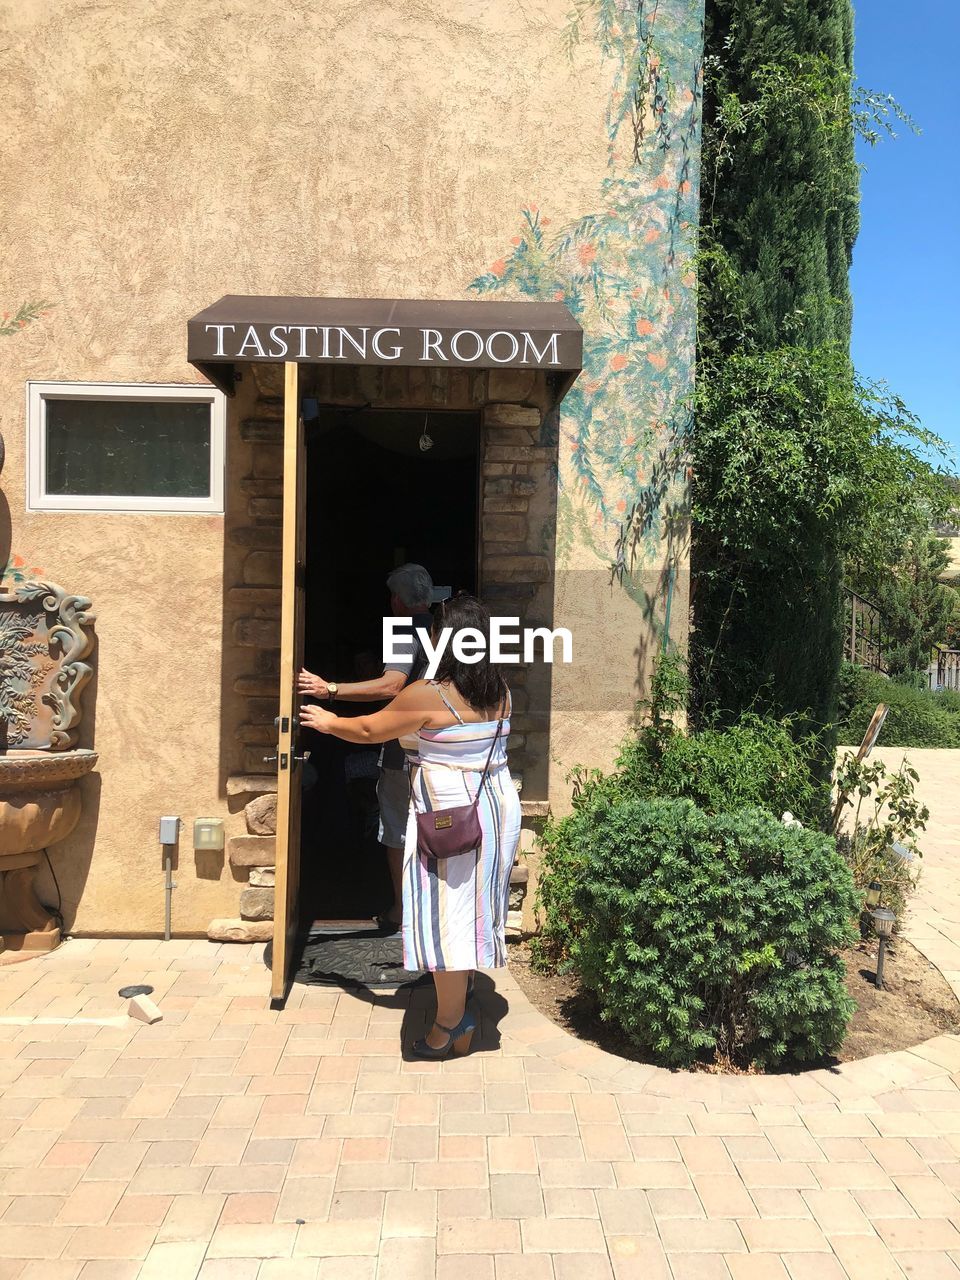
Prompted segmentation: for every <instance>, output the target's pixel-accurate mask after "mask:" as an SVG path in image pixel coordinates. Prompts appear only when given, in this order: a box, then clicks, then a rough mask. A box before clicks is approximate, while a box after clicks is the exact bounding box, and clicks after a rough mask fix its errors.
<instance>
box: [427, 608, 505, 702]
mask: <svg viewBox="0 0 960 1280" xmlns="http://www.w3.org/2000/svg"><path fill="white" fill-rule="evenodd" d="M444 627H450V628H452V630H453V632H454V635H456V633H457V632H458V631H462V630H464V629H465V628H471V629H473V630H474V631H479V632H480V634H481V635H482V636H483V638H484V641H485V645H484V652H483V655H482V657H481V658H480V660H479V662H461V661H460V660H459V659H458V658H457V656H456V654H455V653H454V652H453V636H451V637H450V643H449V644H448V645H447V647H446V649H444V651H443V657H442V658H441V659H440V661H439V663H438V664H437V674H436V676H435V677H434V678H435V679H436V680H449V681H450V682H451V684H452V685H453V686H454V688H455V689H456V691H457V693H459V695H460V697H461V698H463V700H464V702H466V703H469V705H470V706H471V707H473V709H474V710H475V711H482V710H483V709H484V708H485V707H496V706H499V704H500V702H501V700H502V699H503V698H504V697H505V696H506V692H507V683H506V681H505V680H504V678H503V676H502V675H501V674H500V670H499V668H498V667H495V666H494V665H493V663H492V662H491V661H490V610H489V609H488V608H487V606H486V605H485V604H482V603H481V602H480V601H479V600H478V599H477V598H476V596H469V595H467V594H466V593H465V592H461V593H460V594H459V595H456V596H454V597H453V599H452V600H447V601H446V602H445V604H443V605H441V606H440V608H439V609H438V610H437V617H436V619H435V621H434V624H433V636H434V639H436V637H437V636H438V635H439V634H440V631H441V630H442V629H443V628H444Z"/></svg>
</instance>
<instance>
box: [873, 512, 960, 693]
mask: <svg viewBox="0 0 960 1280" xmlns="http://www.w3.org/2000/svg"><path fill="white" fill-rule="evenodd" d="M949 564H950V552H949V545H948V543H947V542H946V541H945V540H944V539H943V538H937V537H934V536H933V535H931V534H930V533H928V532H927V531H926V529H923V530H920V531H917V532H916V533H915V534H914V535H913V536H912V537H909V538H908V539H907V540H906V542H905V543H904V545H903V546H902V547H901V548H900V549H899V553H898V555H897V557H896V559H895V560H893V562H892V563H885V564H884V563H881V564H880V565H876V564H873V565H861V566H859V571H856V570H855V571H854V575H852V580H853V585H854V586H855V587H856V589H857V590H858V591H860V592H861V593H862V594H863V595H866V596H868V597H869V598H870V599H871V600H873V602H874V603H875V604H876V605H878V607H879V608H880V611H881V613H882V614H883V617H884V628H885V634H886V644H885V646H884V653H885V657H886V660H887V668H888V670H889V672H890V673H891V675H897V674H899V673H901V672H907V671H922V670H924V669H925V668H926V666H927V663H928V662H929V661H930V651H931V649H932V647H933V646H934V645H935V644H943V643H946V642H947V640H948V639H949V636H950V634H951V630H952V627H953V626H955V625H956V622H957V620H958V618H957V615H958V612H960V596H958V593H957V592H956V590H954V588H953V587H952V586H949V585H947V584H945V583H944V582H942V581H941V579H942V577H943V574H944V571H945V570H946V569H947V567H948V566H949Z"/></svg>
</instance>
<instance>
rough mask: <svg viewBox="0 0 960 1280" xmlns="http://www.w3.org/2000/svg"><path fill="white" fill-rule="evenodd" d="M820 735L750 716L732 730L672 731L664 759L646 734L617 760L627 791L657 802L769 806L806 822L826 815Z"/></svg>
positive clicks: (712, 808)
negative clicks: (798, 733) (795, 733)
mask: <svg viewBox="0 0 960 1280" xmlns="http://www.w3.org/2000/svg"><path fill="white" fill-rule="evenodd" d="M816 755H817V739H816V738H815V737H813V736H809V737H806V738H801V739H800V740H799V741H798V740H795V739H794V738H793V737H792V735H791V732H790V722H789V721H783V720H765V719H763V718H762V717H760V716H757V715H753V714H751V713H746V714H744V715H742V716H741V717H740V720H739V721H738V723H737V724H734V725H731V726H730V727H729V728H723V729H719V728H713V729H701V730H700V732H699V733H695V734H691V735H689V736H688V735H686V734H682V733H676V734H674V735H673V736H672V737H671V738H670V739H669V741H668V742H666V744H665V745H664V749H663V751H662V754H661V755H660V756H659V758H653V757H651V755H650V753H649V752H648V751H647V750H646V746H645V742H644V739H643V735H642V733H641V734H640V735H638V736H637V737H636V738H633V739H629V740H628V741H627V742H626V743H624V745H623V747H622V748H621V752H620V756H619V758H618V760H617V767H618V771H619V777H620V780H621V782H622V787H623V793H625V794H628V795H633V796H637V797H640V798H648V799H652V798H653V797H654V796H664V797H667V798H670V799H677V800H692V801H693V802H694V804H695V805H697V807H698V808H700V809H704V810H706V811H707V812H708V813H720V812H724V811H727V812H728V811H730V810H733V809H748V808H757V809H767V810H769V811H770V812H771V813H772V814H773V815H774V816H775V817H777V818H779V817H781V815H782V814H783V813H784V812H785V811H789V812H790V813H792V814H794V816H795V817H797V818H799V819H800V820H801V821H803V822H813V823H816V822H817V821H818V820H819V819H820V817H821V816H822V813H823V809H824V804H825V801H826V797H827V792H826V791H825V790H824V789H823V788H822V787H821V786H820V785H819V783H818V782H817V780H816V777H815V773H814V770H815V765H816Z"/></svg>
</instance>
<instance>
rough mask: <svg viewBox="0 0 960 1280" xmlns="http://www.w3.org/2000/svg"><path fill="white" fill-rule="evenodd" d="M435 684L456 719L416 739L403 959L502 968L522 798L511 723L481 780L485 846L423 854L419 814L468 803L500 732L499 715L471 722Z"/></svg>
mask: <svg viewBox="0 0 960 1280" xmlns="http://www.w3.org/2000/svg"><path fill="white" fill-rule="evenodd" d="M435 687H436V689H437V692H438V693H439V694H440V697H441V698H443V701H444V702H445V703H446V705H447V707H449V709H450V711H451V713H452V714H453V715H454V716H456V718H457V721H458V723H457V724H454V725H450V726H448V727H447V728H444V729H421V731H420V734H419V738H418V743H417V749H416V754H417V759H416V762H415V763H414V764H413V766H412V777H411V782H412V786H411V796H410V814H411V816H410V820H409V821H408V823H407V836H406V845H405V849H404V859H403V964H404V968H406V969H427V970H431V971H432V970H436V969H440V970H453V971H456V970H463V969H495V968H501V967H502V966H504V965H505V964H506V963H507V949H506V941H505V937H504V933H505V929H506V923H507V908H508V904H509V897H510V872H511V870H512V868H513V861H514V858H515V857H516V852H517V844H518V843H519V840H520V797H519V796H518V795H517V789H516V787H515V786H514V784H513V780H512V779H511V777H510V770H509V769H508V768H507V748H506V738H507V735H508V734H509V732H510V721H509V718H507V719H505V720H504V722H503V729H502V730H501V733H500V739H499V741H498V742H497V744H496V746H495V747H494V751H493V756H492V757H491V760H490V768H489V770H488V772H487V776H486V779H485V781H484V783H483V791H482V794H481V796H480V803H479V806H478V814H479V818H480V826H481V829H482V831H483V842H482V844H481V846H480V848H479V849H478V850H473V851H472V852H469V853H461V854H457V855H455V856H454V857H452V858H431V857H428V856H426V855H424V854H421V853H418V851H417V824H416V821H415V820H414V818H413V814H414V813H427V812H430V811H432V810H435V809H452V808H454V807H456V806H457V805H463V804H470V803H471V801H472V800H473V798H474V797H475V796H476V794H477V788H478V787H479V786H480V776H481V774H482V772H483V766H484V763H485V761H486V759H487V755H488V753H489V751H490V744H491V743H492V742H493V739H494V736H495V734H496V731H497V722H496V720H483V721H479V722H477V723H473V724H470V723H465V722H464V721H463V720H462V719H461V718H460V715H459V713H458V712H457V710H456V709H455V708H454V707H452V706H451V705H450V703H449V702H448V701H447V699H446V697H444V694H443V690H442V689H440V687H439V686H435ZM508 715H509V707H508ZM406 745H407V743H406V742H404V746H406Z"/></svg>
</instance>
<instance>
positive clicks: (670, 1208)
mask: <svg viewBox="0 0 960 1280" xmlns="http://www.w3.org/2000/svg"><path fill="white" fill-rule="evenodd" d="M885 754H888V755H889V754H890V753H885ZM925 757H930V759H926V758H925ZM944 757H947V758H946V759H945V758H944ZM911 758H913V759H914V760H915V762H916V763H917V764H918V767H919V768H920V772H921V775H922V776H923V779H924V787H923V790H924V793H925V795H926V796H927V797H928V803H930V805H931V808H932V809H933V810H934V815H933V820H932V823H931V838H930V839H929V840H928V841H927V842H926V847H927V851H928V856H927V858H926V860H925V862H926V865H925V875H924V884H923V887H922V889H921V891H920V893H919V894H918V896H917V902H916V907H915V910H914V912H913V916H912V920H911V925H910V930H909V932H910V936H911V937H912V938H913V939H914V941H915V942H916V943H917V945H918V946H920V947H921V949H923V950H924V951H925V952H926V953H927V954H929V955H930V956H931V958H932V959H933V960H934V962H935V963H937V964H938V965H939V966H940V967H941V968H942V969H943V971H944V972H945V974H946V975H947V976H948V978H949V980H950V981H951V982H953V983H954V984H955V985H956V982H957V981H958V980H960V947H958V946H957V943H956V941H955V939H956V937H957V926H958V923H960V874H958V873H957V868H956V862H955V855H956V850H957V841H958V837H960V830H958V825H957V822H956V819H955V816H954V814H953V806H954V805H955V803H956V802H955V801H954V800H953V799H952V794H953V792H954V791H956V779H955V777H952V775H951V772H950V771H951V770H952V769H953V768H954V766H953V764H952V760H950V758H949V757H948V756H947V753H933V752H913V753H911ZM140 981H143V982H149V983H150V984H151V985H153V986H154V988H155V989H156V994H155V997H154V998H155V999H156V1000H157V1001H158V1003H159V1004H160V1005H161V1007H162V1009H163V1013H164V1019H163V1021H162V1022H160V1023H157V1024H155V1025H154V1026H152V1027H151V1026H146V1025H144V1024H142V1023H137V1022H128V1021H127V1020H126V1019H125V1018H124V1017H122V1016H121V1015H122V1014H123V1002H122V1001H120V1000H119V999H118V997H117V994H116V993H117V990H118V988H119V987H121V986H123V985H125V984H127V983H132V982H140ZM266 994H267V974H266V970H265V968H264V964H263V948H262V947H248V946H231V945H229V944H228V945H223V946H217V945H214V944H211V943H208V942H204V941H175V942H171V943H163V942H157V941H145V940H138V941H123V940H102V941H92V940H77V941H71V942H69V943H68V944H67V945H65V946H64V947H63V948H62V949H61V950H60V951H59V952H57V953H55V954H54V955H52V956H50V957H47V958H44V959H43V960H39V961H32V962H28V963H25V964H20V965H15V966H10V967H8V968H5V969H3V970H2V971H0V1004H2V1016H0V1280H13V1278H14V1277H16V1278H17V1280H34V1278H36V1277H43V1278H44V1280H75V1278H76V1277H81V1278H82V1280H134V1278H135V1277H140V1278H141V1280H144V1278H145V1280H153V1278H154V1277H161V1278H162V1280H194V1278H195V1277H201V1278H202V1280H247V1278H249V1280H407V1277H411V1278H413V1277H415V1278H416V1280H432V1278H435V1280H520V1278H521V1277H523V1280H633V1278H634V1277H638V1278H639V1277H642V1280H714V1278H717V1280H843V1278H844V1277H846V1278H847V1280H861V1278H863V1280H867V1278H869V1280H885V1278H886V1277H896V1278H897V1280H902V1278H903V1277H904V1276H908V1277H918V1278H920V1280H939V1278H940V1277H953V1278H954V1280H960V1088H958V1086H960V1037H957V1036H941V1037H938V1038H937V1039H935V1040H931V1041H928V1042H927V1043H926V1044H924V1045H919V1046H917V1047H916V1048H915V1049H913V1050H910V1051H906V1052H902V1053H895V1054H888V1055H884V1056H881V1057H875V1058H870V1059H866V1060H864V1061H863V1062H859V1063H853V1064H850V1065H849V1066H844V1067H841V1068H839V1069H837V1070H835V1071H814V1072H809V1073H805V1074H802V1075H783V1076H773V1077H769V1078H755V1077H718V1076H708V1075H690V1074H685V1073H670V1072H667V1071H662V1070H659V1069H657V1068H654V1067H647V1066H641V1065H638V1064H633V1063H629V1062H626V1061H624V1060H622V1059H620V1058H616V1057H613V1056H612V1055H609V1054H606V1053H604V1052H602V1051H601V1050H599V1049H596V1048H593V1047H591V1046H588V1045H584V1044H581V1043H579V1042H577V1041H575V1040H573V1039H572V1038H571V1037H570V1036H568V1035H567V1034H566V1033H565V1032H563V1031H562V1030H560V1029H559V1028H558V1027H556V1026H555V1025H554V1024H553V1023H551V1022H549V1021H548V1020H547V1019H546V1018H544V1017H543V1016H542V1015H541V1014H539V1013H538V1012H536V1011H535V1010H534V1009H532V1008H531V1007H530V1005H529V1004H528V1003H527V1001H526V1000H525V998H524V997H523V995H522V993H521V992H520V991H519V990H518V988H517V987H516V985H515V984H514V983H513V981H512V979H511V977H510V975H509V973H504V974H498V975H496V981H495V983H494V980H493V979H492V978H489V977H484V978H481V980H480V982H479V983H478V999H479V1002H480V1006H481V1009H482V1025H481V1040H480V1045H479V1049H478V1050H477V1051H476V1052H474V1053H473V1054H472V1055H471V1056H470V1057H468V1058H466V1059H464V1060H461V1061H453V1062H447V1063H442V1064H438V1063H419V1062H414V1061H405V1060H403V1058H402V1057H401V1054H400V1052H399V1045H400V1044H401V1043H403V1044H409V1042H410V1041H411V1040H412V1039H413V1038H415V1037H416V1036H418V1035H420V1034H422V1032H423V1028H424V1027H425V1025H426V1021H427V1018H428V1017H429V1016H430V1008H429V992H428V990H427V989H426V988H416V989H413V990H412V991H411V990H409V989H408V990H406V991H403V992H401V993H383V992H373V993H369V994H367V995H365V996H363V997H361V996H357V995H351V994H344V993H340V992H337V991H333V990H328V989H321V988H296V989H295V990H294V992H293V994H292V996H291V999H290V1000H289V1002H288V1005H287V1007H286V1009H284V1010H283V1011H279V1012H274V1011H271V1010H270V1009H269V1008H268V1007H267V1000H266Z"/></svg>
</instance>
